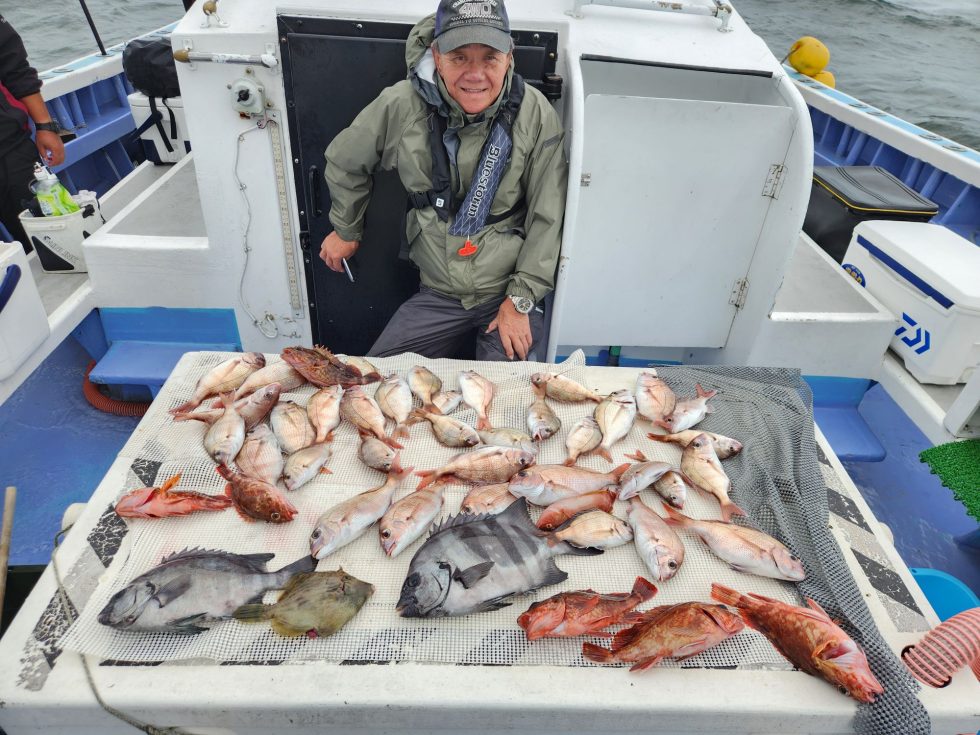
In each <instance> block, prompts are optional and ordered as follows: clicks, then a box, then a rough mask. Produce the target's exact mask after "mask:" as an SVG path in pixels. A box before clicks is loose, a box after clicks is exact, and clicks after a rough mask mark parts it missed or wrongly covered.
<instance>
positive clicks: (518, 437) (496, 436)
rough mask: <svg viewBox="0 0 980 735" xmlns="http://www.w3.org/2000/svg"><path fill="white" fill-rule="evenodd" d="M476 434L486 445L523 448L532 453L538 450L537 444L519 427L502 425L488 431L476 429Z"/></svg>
mask: <svg viewBox="0 0 980 735" xmlns="http://www.w3.org/2000/svg"><path fill="white" fill-rule="evenodd" d="M477 434H478V435H479V436H480V441H482V442H483V443H484V444H486V445H487V446H491V447H510V448H511V449H523V450H524V451H525V452H531V453H532V454H537V452H538V445H537V444H535V443H534V440H533V439H532V438H531V437H530V436H528V435H527V434H525V433H524V432H523V431H521V430H520V429H509V428H507V427H504V426H502V427H500V428H498V429H491V430H489V431H478V432H477Z"/></svg>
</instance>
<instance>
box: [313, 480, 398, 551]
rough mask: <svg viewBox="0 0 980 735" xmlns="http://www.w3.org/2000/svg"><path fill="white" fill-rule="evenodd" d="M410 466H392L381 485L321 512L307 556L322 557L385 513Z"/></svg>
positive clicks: (344, 544) (357, 534) (356, 536)
mask: <svg viewBox="0 0 980 735" xmlns="http://www.w3.org/2000/svg"><path fill="white" fill-rule="evenodd" d="M412 469H413V468H412V467H398V468H397V469H395V468H394V467H392V469H391V471H390V472H389V473H388V479H386V480H385V483H384V484H383V485H380V486H379V487H375V488H371V489H370V490H365V491H364V492H363V493H360V494H359V495H355V496H354V497H353V498H348V499H347V500H345V501H343V502H342V503H338V504H337V505H335V506H333V507H332V508H331V509H330V510H328V511H327V512H326V513H324V514H323V515H321V516H320V518H319V520H318V521H317V522H316V526H315V527H314V529H313V532H312V533H311V534H310V555H311V556H313V557H314V558H316V559H322V558H324V557H325V556H329V555H330V554H332V553H333V552H335V551H336V550H337V549H339V548H340V547H342V546H346V545H347V544H349V543H350V542H351V541H353V540H354V539H356V538H359V537H360V536H361V534H362V533H364V532H365V531H367V530H368V529H369V528H370V527H371V526H373V525H374V523H375V521H377V520H379V519H380V518H381V516H383V515H384V514H385V511H386V510H388V508H389V507H390V506H391V499H392V498H393V497H394V495H395V490H396V489H398V486H399V485H400V484H401V482H402V480H404V479H405V478H406V477H408V476H409V475H410V474H411V472H412Z"/></svg>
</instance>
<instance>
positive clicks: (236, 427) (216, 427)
mask: <svg viewBox="0 0 980 735" xmlns="http://www.w3.org/2000/svg"><path fill="white" fill-rule="evenodd" d="M221 400H222V401H223V402H224V404H225V413H224V415H223V416H222V417H221V418H220V419H218V420H217V421H215V422H214V423H213V424H211V426H210V428H209V429H208V431H207V433H206V434H205V435H204V448H205V449H206V450H207V453H208V455H209V456H210V457H211V459H213V460H214V461H215V462H217V463H218V464H230V463H231V461H232V460H233V459H234V458H235V457H236V456H238V452H239V451H240V450H241V448H242V444H244V442H245V419H243V418H242V417H241V414H239V413H238V411H236V410H235V393H234V391H231V390H229V391H227V392H226V393H222V394H221Z"/></svg>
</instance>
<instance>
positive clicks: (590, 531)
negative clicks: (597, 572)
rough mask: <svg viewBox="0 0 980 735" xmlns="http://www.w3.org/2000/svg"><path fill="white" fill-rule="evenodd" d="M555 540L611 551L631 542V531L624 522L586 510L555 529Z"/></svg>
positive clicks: (604, 514)
mask: <svg viewBox="0 0 980 735" xmlns="http://www.w3.org/2000/svg"><path fill="white" fill-rule="evenodd" d="M555 538H558V539H561V540H562V541H567V542H568V543H570V544H574V545H575V546H581V547H592V548H594V549H612V548H613V547H616V546H622V545H623V544H628V543H629V542H630V541H632V540H633V529H632V528H630V527H629V525H627V524H626V522H625V521H623V520H621V519H619V518H617V517H616V516H614V515H612V514H610V513H606V512H605V511H602V510H587V511H585V512H583V513H579V514H578V515H577V516H573V517H572V518H569V519H568V520H567V521H565V522H564V523H563V524H561V525H560V526H558V528H556V529H555Z"/></svg>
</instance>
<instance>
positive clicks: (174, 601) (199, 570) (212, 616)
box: [99, 549, 315, 635]
mask: <svg viewBox="0 0 980 735" xmlns="http://www.w3.org/2000/svg"><path fill="white" fill-rule="evenodd" d="M273 557H275V554H232V553H231V552H228V551H207V550H204V549H184V550H183V551H178V552H176V553H174V554H170V555H169V556H166V557H164V558H163V559H162V560H161V561H160V563H159V564H158V565H157V566H155V567H153V569H151V570H149V571H148V572H145V573H143V574H141V575H139V576H138V577H136V578H135V579H133V580H132V581H131V582H130V583H129V584H127V585H126V586H125V587H123V588H122V589H121V590H119V591H118V592H116V594H114V595H113V596H112V597H111V598H110V599H109V602H108V603H107V604H106V606H105V607H104V608H102V611H101V612H100V613H99V622H100V623H102V625H108V626H109V627H111V628H116V629H118V630H131V631H138V632H149V633H182V634H186V635H189V634H194V633H201V632H203V631H205V630H207V628H205V627H202V626H203V624H204V623H207V622H211V621H215V620H223V619H225V618H230V617H231V615H232V613H233V612H234V611H235V610H236V609H237V608H239V607H240V606H241V605H244V604H245V603H246V602H249V601H252V600H261V599H262V595H263V594H264V593H265V592H266V590H271V589H277V588H281V587H283V586H284V585H285V584H286V583H287V581H288V580H289V578H290V577H291V576H292V575H294V574H296V573H298V572H309V571H312V570H313V568H314V566H315V562H314V561H313V560H312V559H310V557H308V556H304V557H303V558H302V559H299V560H298V561H295V562H293V563H292V564H289V565H288V566H285V567H283V568H282V569H280V570H279V571H277V572H269V571H267V570H266V568H265V565H266V563H267V562H269V561H270V560H271V559H272V558H273Z"/></svg>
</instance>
